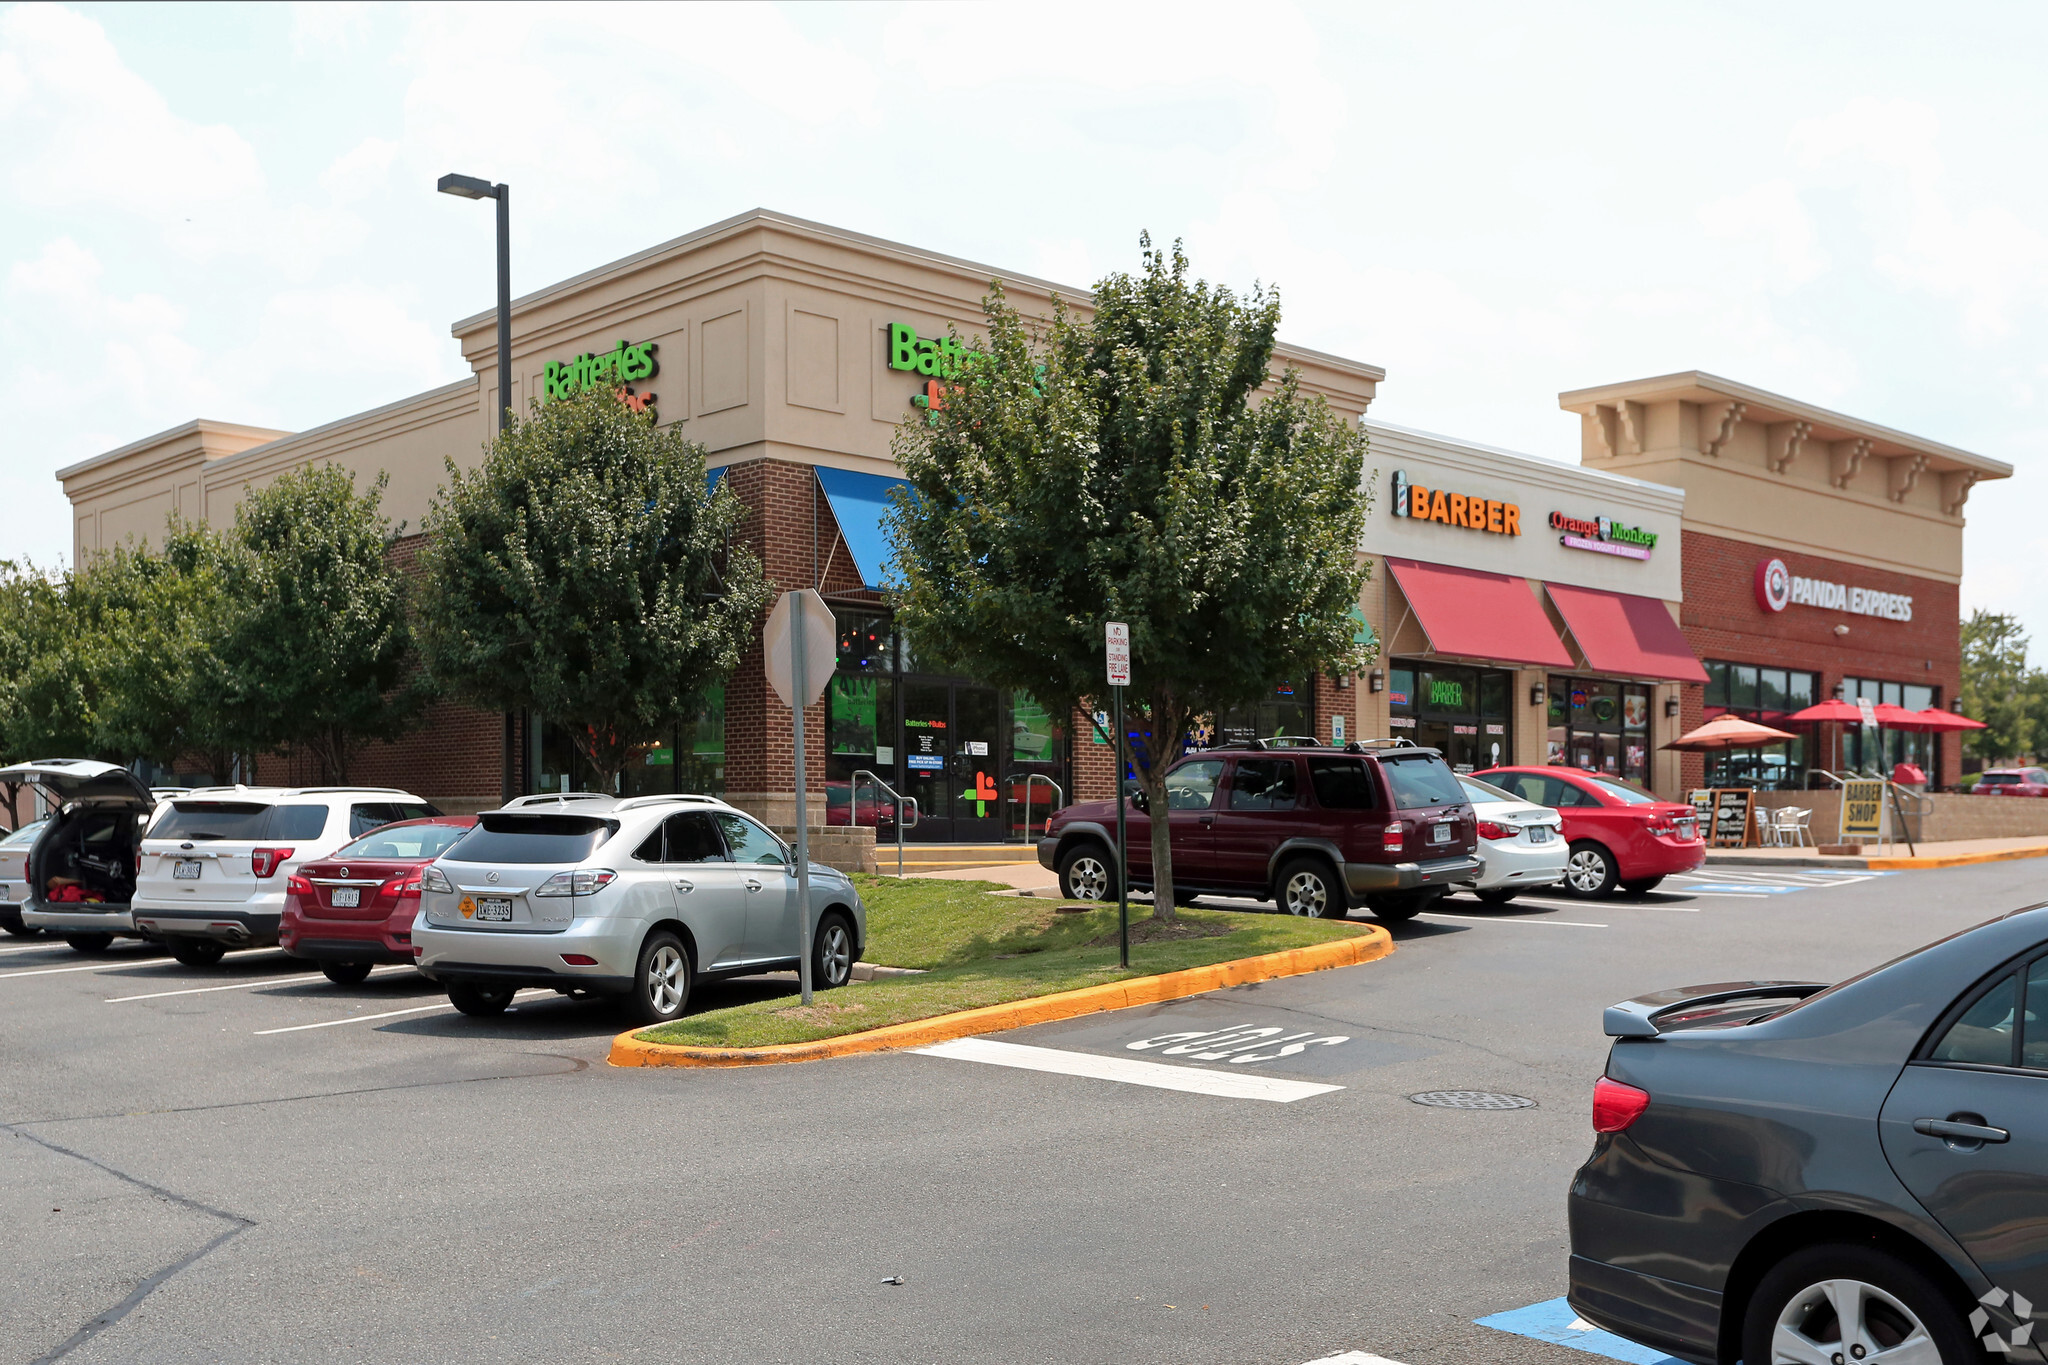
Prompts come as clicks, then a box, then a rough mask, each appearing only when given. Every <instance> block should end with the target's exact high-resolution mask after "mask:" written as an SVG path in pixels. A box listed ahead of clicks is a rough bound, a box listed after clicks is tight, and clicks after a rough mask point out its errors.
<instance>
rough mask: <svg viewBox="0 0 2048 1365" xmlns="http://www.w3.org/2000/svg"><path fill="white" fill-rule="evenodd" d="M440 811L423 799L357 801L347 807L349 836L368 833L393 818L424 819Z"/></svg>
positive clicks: (388, 822) (359, 855) (386, 823)
mask: <svg viewBox="0 0 2048 1365" xmlns="http://www.w3.org/2000/svg"><path fill="white" fill-rule="evenodd" d="M440 813H441V812H439V811H437V810H435V809H434V808H433V807H432V806H429V805H427V804H426V803H425V802H423V801H359V802H357V803H356V804H355V805H353V806H350V807H349V811H348V832H349V837H350V838H354V837H355V836H356V835H358V834H368V833H369V832H370V831H371V830H373V829H375V828H377V826H379V825H388V824H390V823H391V822H392V821H394V820H424V819H426V818H427V817H428V816H429V815H439V814H440ZM357 856H358V857H361V856H363V855H361V854H358V855H357Z"/></svg>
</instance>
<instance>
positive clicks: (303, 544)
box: [179, 465, 424, 782]
mask: <svg viewBox="0 0 2048 1365" xmlns="http://www.w3.org/2000/svg"><path fill="white" fill-rule="evenodd" d="M384 484H385V476H383V475H381V474H380V475H379V476H378V478H377V481H376V483H375V484H373V485H372V486H371V487H370V488H368V489H366V490H365V491H364V492H362V493H361V494H358V493H357V492H356V488H355V476H354V475H353V474H352V473H350V472H348V471H346V470H342V469H340V468H337V467H335V466H333V465H316V466H308V467H306V468H303V469H298V470H294V471H292V472H290V473H287V474H284V475H282V476H281V477H279V478H278V479H277V480H276V481H275V482H273V483H272V484H270V485H269V486H268V487H267V488H262V489H256V490H252V491H250V492H248V493H247V494H246V495H245V496H244V497H243V499H242V503H241V505H240V506H239V507H237V508H236V509H235V526H234V530H233V532H232V533H231V534H230V536H229V537H228V538H227V545H226V547H225V549H224V551H222V552H221V553H220V554H219V555H218V556H217V558H215V559H214V562H213V572H214V573H215V574H216V575H217V581H218V583H219V595H220V597H221V598H222V599H223V607H224V610H223V612H222V615H221V617H220V618H219V630H218V634H217V641H216V650H217V653H218V656H219V660H220V674H219V676H220V680H221V686H222V687H223V688H224V691H225V700H226V716H225V721H226V727H225V728H227V729H229V730H231V731H232V732H233V733H234V734H236V735H237V736H239V737H240V738H241V740H242V742H243V743H244V744H246V746H247V747H249V748H252V749H272V748H277V749H285V750H289V751H301V752H305V753H309V754H311V755H312V756H313V758H314V760H315V762H316V763H317V764H318V766H319V770H320V775H321V780H323V781H328V782H346V781H348V770H349V764H350V762H351V760H352V759H353V758H354V757H355V755H356V754H357V753H358V752H360V751H361V749H362V748H363V746H364V745H366V744H368V743H369V742H371V741H372V740H390V739H396V738H397V737H398V736H399V735H401V734H403V733H404V732H405V731H406V730H407V729H409V728H410V727H411V726H412V725H413V724H414V722H415V721H416V720H417V718H418V715H419V711H420V708H421V705H422V703H423V701H424V696H423V695H422V693H421V691H420V689H419V688H418V687H417V686H415V685H412V682H413V680H412V677H411V675H412V674H413V671H414V670H413V666H412V637H411V629H410V627H409V625H408V623H407V619H406V605H405V597H406V594H405V580H404V578H403V577H402V576H401V575H400V573H399V571H398V570H397V569H396V568H395V567H394V566H393V565H392V564H391V563H390V561H389V559H388V557H387V554H386V551H387V549H388V548H389V545H390V542H391V539H392V532H391V526H390V523H389V521H387V520H386V518H385V517H384V514H383V513H382V512H381V511H380V510H379V507H378V504H379V502H380V501H381V498H382V494H383V490H384ZM179 549H180V552H181V553H186V554H189V555H190V556H191V557H192V558H193V561H194V562H195V563H199V562H203V561H205V560H206V559H207V557H208V556H209V555H211V554H213V549H212V547H211V546H210V545H208V544H207V543H205V542H203V541H195V540H190V539H188V540H187V541H186V542H185V543H184V544H182V545H181V546H180V547H179Z"/></svg>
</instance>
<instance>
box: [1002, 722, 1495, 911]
mask: <svg viewBox="0 0 2048 1365" xmlns="http://www.w3.org/2000/svg"><path fill="white" fill-rule="evenodd" d="M1128 800H1129V801H1130V807H1129V809H1127V810H1126V812H1125V821H1126V843H1125V853H1126V856H1127V857H1128V858H1129V859H1130V865H1131V887H1132V889H1133V890H1143V889H1150V888H1151V885H1152V814H1151V813H1150V812H1148V811H1147V810H1146V802H1145V798H1144V797H1143V796H1141V795H1132V796H1131V797H1129V798H1128ZM1166 804H1167V809H1166V811H1165V812H1164V815H1165V818H1166V824H1167V832H1168V834H1167V837H1168V839H1169V840H1170V848H1171V850H1172V854H1173V889H1174V892H1175V894H1177V895H1180V896H1187V895H1199V894H1203V893H1209V894H1213V895H1221V896H1243V897H1249V898H1252V899H1255V900H1269V901H1274V902H1277V903H1278V904H1279V905H1280V907H1281V908H1282V909H1284V910H1287V911H1288V912H1290V913H1292V914H1296V915H1342V914H1345V913H1346V912H1348V911H1349V910H1351V909H1352V908H1353V907H1355V906H1358V905H1363V906H1365V908H1367V909H1368V910H1371V911H1372V912H1373V914H1374V915H1375V916H1377V917H1378V918H1380V919H1382V920H1403V919H1409V918H1412V917H1413V916H1414V915H1416V914H1418V913H1420V912H1421V911H1423V910H1426V909H1428V908H1429V907H1430V906H1431V905H1432V904H1434V903H1435V902H1436V901H1437V900H1438V899H1440V898H1441V897H1442V896H1443V895H1444V894H1445V893H1446V891H1448V890H1449V889H1450V888H1451V887H1452V885H1453V884H1455V883H1457V882H1461V881H1469V880H1470V879H1472V878H1473V877H1476V876H1478V875H1479V866H1480V864H1479V854H1478V846H1479V830H1478V821H1477V819H1476V818H1475V817H1474V816H1473V814H1472V807H1471V805H1470V803H1469V802H1468V801H1467V800H1466V797H1465V792H1464V789H1463V788H1462V787H1460V786H1459V785H1458V780H1457V778H1456V777H1455V776H1454V775H1453V774H1452V772H1451V769H1450V766H1449V765H1448V764H1446V763H1445V762H1444V760H1443V755H1442V754H1440V753H1438V752H1437V751H1436V750H1435V749H1422V748H1417V747H1416V746H1414V745H1412V744H1407V743H1405V742H1401V741H1386V742H1381V743H1376V744H1372V745H1363V744H1355V743H1354V744H1348V745H1346V746H1345V747H1344V748H1342V749H1334V748H1286V749H1279V748H1266V747H1263V746H1262V745H1258V744H1256V743H1255V744H1253V745H1250V746H1246V747H1243V748H1230V749H1210V750H1206V751H1202V752H1197V753H1192V754H1189V755H1188V756H1187V757H1185V758H1183V759H1181V760H1180V762H1178V763H1176V764H1174V766H1173V767H1172V768H1171V769H1169V770H1168V772H1167V774H1166ZM1115 848H1116V803H1115V802H1113V801H1082V802H1077V803H1076V804H1074V805H1071V806H1068V807H1067V808H1066V809H1065V810H1062V811H1059V812H1057V813H1056V814H1054V816H1053V817H1052V820H1051V822H1050V823H1049V824H1048V825H1047V827H1046V835H1045V837H1044V838H1043V839H1041V840H1039V841H1038V861H1039V862H1040V863H1042V864H1044V865H1045V866H1046V867H1049V868H1053V869H1055V870H1056V871H1058V873H1059V874H1060V891H1061V893H1062V894H1063V895H1066V896H1069V897H1071V898H1073V899H1075V900H1097V899H1103V898H1114V897H1115V896H1116V894H1117V884H1116V877H1117V872H1116V855H1115V852H1114V850H1115Z"/></svg>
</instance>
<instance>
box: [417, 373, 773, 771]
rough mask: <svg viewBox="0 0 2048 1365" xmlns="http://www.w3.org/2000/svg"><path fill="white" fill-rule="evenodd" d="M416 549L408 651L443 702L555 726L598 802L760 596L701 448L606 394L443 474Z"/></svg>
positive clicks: (762, 589) (754, 624) (736, 520)
mask: <svg viewBox="0 0 2048 1365" xmlns="http://www.w3.org/2000/svg"><path fill="white" fill-rule="evenodd" d="M448 474H449V482H448V486H447V488H445V489H444V490H443V491H442V493H441V494H440V495H439V496H438V497H437V498H436V500H435V502H434V505H433V509H432V511H431V512H430V513H429V514H428V518H427V526H426V529H427V532H428V538H427V543H426V548H425V549H424V550H423V551H422V553H421V561H422V565H423V567H424V569H425V594H424V599H423V601H422V606H421V616H420V625H421V640H422V645H423V651H424V654H425V656H426V659H427V662H428V667H429V670H430V671H431V672H432V674H433V675H434V677H436V678H437V679H439V680H440V682H441V683H442V684H443V685H444V686H446V687H447V689H448V690H449V691H450V692H451V693H453V694H454V695H456V696H458V697H460V698H462V699H463V700H465V701H467V702H469V703H470V704H472V705H475V706H479V707H483V708H485V709H487V710H493V711H508V710H523V709H531V710H533V711H535V712H537V713H538V714H539V715H541V716H542V717H544V718H546V719H548V720H551V721H554V722H557V723H559V724H561V725H563V726H565V727H566V728H567V729H568V731H569V733H570V736H571V738H572V740H573V742H574V743H575V745H576V748H577V750H578V752H579V753H580V754H581V755H582V757H583V758H584V759H585V760H586V761H587V762H588V763H589V764H590V766H591V767H592V768H593V769H594V770H595V771H596V773H597V775H598V778H599V780H600V782H601V783H602V784H603V786H604V788H605V789H606V790H613V789H615V788H616V786H617V779H618V775H619V773H620V771H621V770H622V769H624V767H625V765H626V763H627V761H628V759H629V758H630V757H631V756H632V755H633V754H634V753H635V752H637V751H638V750H640V749H643V748H645V747H646V746H647V745H648V744H651V743H653V742H654V741H655V740H657V739H659V738H661V737H662V736H664V735H667V734H669V733H671V732H672V731H673V730H674V728H675V727H676V726H677V725H678V724H680V723H682V722H683V721H684V720H685V719H686V718H692V717H694V716H695V715H696V711H697V704H698V698H699V696H700V695H701V694H702V693H703V691H704V690H705V689H706V688H707V687H708V686H710V685H711V684H713V683H715V682H718V681H720V680H721V679H723V678H724V677H725V676H726V675H727V674H728V673H730V672H731V671H732V670H733V669H734V668H735V667H736V666H737V665H738V663H739V659H740V654H741V652H742V650H744V649H745V647H746V646H747V644H748V643H749V642H750V641H751V639H752V638H753V635H754V632H755V631H756V630H757V629H758V627H759V623H760V618H761V612H762V611H763V609H764V608H765V607H766V606H767V603H768V598H769V589H768V585H767V584H766V582H765V581H764V580H763V578H762V575H761V566H760V561H759V560H757V559H756V558H755V557H754V556H753V555H752V554H750V553H748V552H747V551H746V550H745V549H743V548H739V547H735V546H731V545H730V541H731V537H732V535H733V533H734V532H735V531H736V530H737V529H738V527H739V524H740V520H741V518H742V517H743V516H744V515H745V512H746V509H745V508H744V506H743V505H742V504H741V503H740V501H739V499H738V498H737V497H735V496H734V495H733V492H732V490H731V489H730V488H729V487H727V486H725V485H724V484H723V483H721V484H720V486H719V488H718V489H717V490H716V492H713V491H711V490H710V489H707V488H706V486H705V479H704V448H703V447H702V446H700V445H697V444H695V443H694V442H691V441H688V440H686V439H684V438H683V437H682V436H681V435H680V434H678V433H676V432H674V431H663V430H660V429H659V428H657V427H656V426H655V425H654V423H653V420H652V419H651V417H649V416H646V415H643V414H638V413H634V412H631V411H629V410H628V409H627V408H626V407H625V405H624V404H622V403H620V402H619V401H618V399H617V398H616V396H615V395H614V394H612V393H611V392H610V391H608V390H604V389H590V390H586V391H585V392H583V393H581V394H578V395H576V396H574V397H571V398H568V399H563V400H561V401H558V402H554V403H549V404H547V405H546V406H540V405H538V404H536V405H535V406H534V407H533V408H532V409H531V410H530V412H529V413H528V415H527V417H526V419H525V420H524V421H522V422H518V423H515V424H514V425H513V426H512V427H510V428H509V429H508V430H506V431H504V432H502V433H500V434H499V436H498V437H497V439H496V440H495V441H493V442H492V444H491V446H490V448H489V450H488V452H487V453H486V456H485V458H484V462H483V464H482V465H481V466H479V467H478V468H476V469H475V470H472V471H470V472H468V473H464V472H462V471H460V470H458V469H457V468H456V467H455V464H454V462H453V461H450V462H449V465H448Z"/></svg>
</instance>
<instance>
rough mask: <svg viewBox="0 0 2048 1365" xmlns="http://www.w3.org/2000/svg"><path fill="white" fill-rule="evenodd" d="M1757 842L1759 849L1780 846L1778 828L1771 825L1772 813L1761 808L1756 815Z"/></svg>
mask: <svg viewBox="0 0 2048 1365" xmlns="http://www.w3.org/2000/svg"><path fill="white" fill-rule="evenodd" d="M1756 842H1757V845H1758V846H1759V847H1766V848H1776V847H1777V846H1778V827H1777V826H1776V825H1774V824H1772V823H1771V813H1770V812H1769V811H1767V810H1764V809H1762V808H1761V807H1759V808H1758V809H1757V813H1756Z"/></svg>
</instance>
